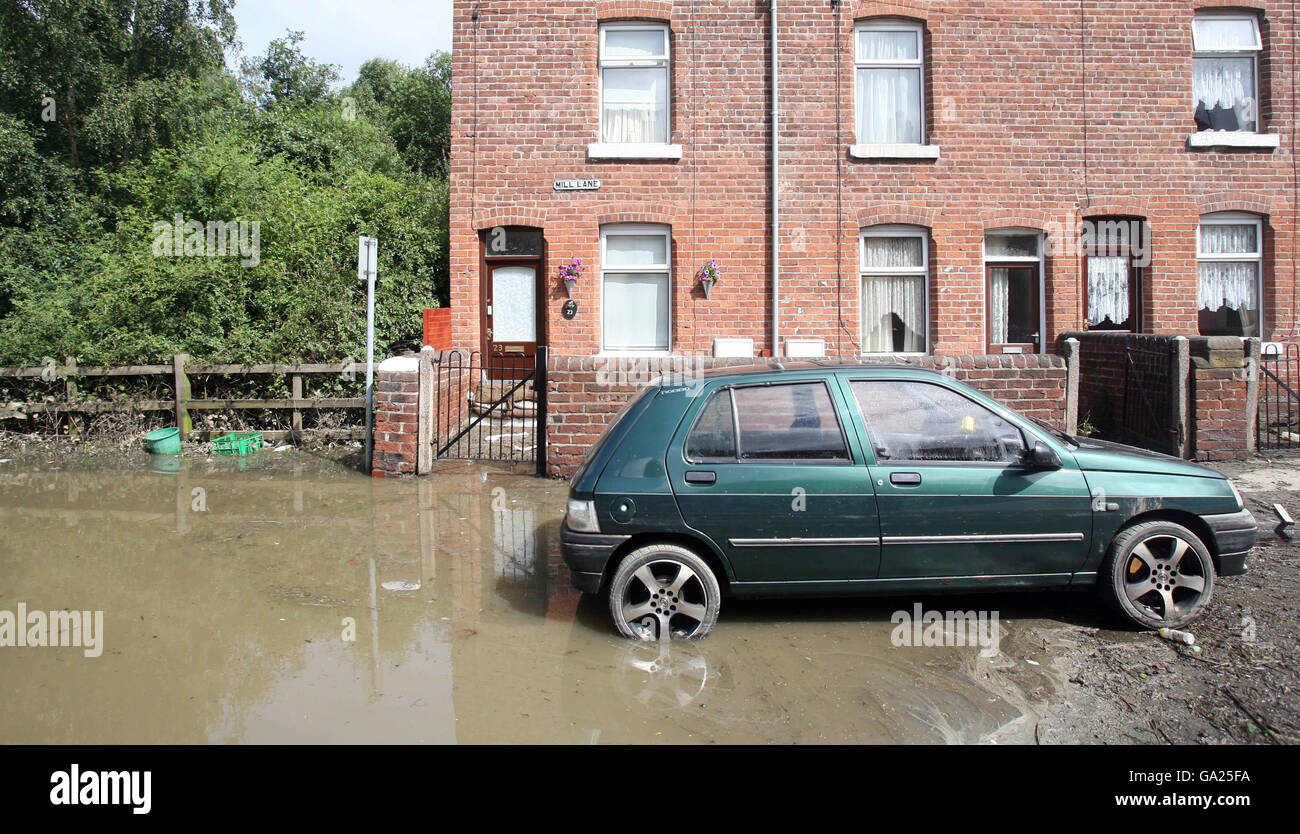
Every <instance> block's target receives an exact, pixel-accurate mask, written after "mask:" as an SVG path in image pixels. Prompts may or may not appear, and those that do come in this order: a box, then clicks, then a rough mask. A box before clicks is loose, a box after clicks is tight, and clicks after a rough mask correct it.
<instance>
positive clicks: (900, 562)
mask: <svg viewBox="0 0 1300 834" xmlns="http://www.w3.org/2000/svg"><path fill="white" fill-rule="evenodd" d="M1255 538H1256V525H1255V521H1254V519H1253V518H1252V517H1251V515H1250V513H1249V512H1248V511H1247V510H1246V509H1245V507H1244V505H1243V503H1242V501H1241V498H1240V496H1239V494H1238V493H1237V491H1236V490H1235V488H1234V487H1233V486H1232V485H1231V483H1230V482H1229V481H1228V480H1227V479H1226V478H1224V477H1223V476H1222V475H1220V474H1218V473H1216V472H1214V471H1212V470H1209V469H1206V468H1204V467H1201V466H1197V465H1195V464H1191V463H1188V462H1186V461H1183V460H1179V459H1177V458H1173V457H1169V456H1165V455H1159V454H1155V453H1151V452H1146V451H1143V450H1140V449H1135V448H1131V447H1127V446H1121V445H1118V444H1113V443H1107V442H1103V441H1093V440H1089V439H1086V438H1073V437H1070V436H1068V435H1065V434H1063V433H1061V432H1059V431H1056V430H1053V429H1051V428H1048V427H1047V426H1045V425H1042V424H1039V423H1038V422H1036V421H1033V420H1030V419H1028V418H1025V417H1023V416H1021V415H1019V414H1017V413H1015V412H1013V411H1011V410H1009V409H1007V408H1005V407H1003V406H1001V405H999V404H998V403H997V402H995V401H994V400H992V399H990V398H989V397H986V396H985V395H983V394H981V393H979V392H977V391H975V390H973V389H971V388H969V387H967V386H965V385H963V384H961V383H959V382H956V381H955V380H952V379H949V378H947V377H944V376H942V375H940V374H937V373H933V372H929V371H924V370H920V369H917V368H915V367H911V366H885V365H822V364H817V363H807V364H797V365H786V366H781V365H777V364H775V363H774V364H772V365H768V366H756V367H752V368H738V369H728V370H726V371H715V372H709V373H707V374H704V375H703V376H699V377H695V378H692V379H686V380H675V379H672V378H667V379H663V380H659V381H657V382H656V383H655V384H652V385H651V386H649V387H647V388H646V389H645V390H643V391H642V392H640V393H639V394H638V395H636V396H635V397H633V398H632V400H631V401H630V402H629V403H628V404H627V406H626V407H625V408H624V410H623V411H622V412H621V413H620V414H619V415H618V416H617V417H616V418H615V419H614V421H612V423H611V424H610V425H609V427H608V428H607V429H606V431H605V433H604V434H603V435H602V436H601V438H600V439H599V440H598V441H597V442H596V443H595V444H594V445H593V446H592V448H591V449H590V450H589V452H588V455H587V458H586V460H585V461H584V463H583V464H582V466H581V467H580V468H579V470H578V471H577V473H576V474H575V475H574V478H573V480H572V484H571V488H570V496H569V508H568V512H567V514H566V518H565V522H564V525H563V527H562V531H561V540H562V544H563V550H564V557H565V561H566V563H567V564H568V565H569V567H570V569H571V571H572V575H573V583H574V585H575V586H576V587H578V588H579V589H581V590H582V591H584V592H588V593H601V594H608V595H609V601H610V610H611V614H612V615H613V618H614V620H615V623H616V625H617V627H618V628H619V630H620V632H621V633H623V634H624V635H626V636H629V637H640V638H644V639H653V638H656V637H658V636H660V635H661V634H663V633H665V632H666V633H670V634H672V635H674V636H687V637H699V636H703V635H704V634H706V633H707V632H708V630H709V629H710V628H711V627H712V625H713V623H714V621H715V620H716V617H717V613H718V610H719V608H720V604H721V599H722V598H723V597H724V596H726V595H736V596H751V597H757V596H773V595H777V596H784V595H804V596H818V595H840V594H853V595H865V594H885V593H888V594H908V593H919V592H935V591H971V590H976V589H978V590H982V591H987V590H993V589H1008V590H1010V589H1021V590H1024V589H1036V588H1048V587H1060V586H1087V587H1090V588H1096V589H1098V590H1099V591H1100V593H1101V595H1102V597H1103V598H1104V599H1105V600H1107V601H1108V602H1109V603H1110V604H1112V605H1113V606H1114V607H1115V608H1116V609H1118V610H1119V611H1120V612H1121V613H1122V614H1123V615H1125V616H1126V617H1128V618H1129V619H1130V620H1131V621H1133V622H1134V623H1138V624H1140V625H1143V626H1148V627H1160V626H1171V627H1177V626H1181V625H1184V624H1186V623H1188V622H1191V621H1192V620H1193V619H1195V618H1196V617H1197V616H1199V615H1200V614H1201V613H1202V612H1203V611H1204V609H1205V606H1206V605H1207V604H1208V603H1209V601H1210V598H1211V596H1212V593H1213V585H1214V580H1215V578H1216V576H1219V577H1221V576H1232V575H1236V574H1241V573H1243V572H1244V571H1245V560H1246V556H1247V554H1248V552H1249V551H1250V549H1251V548H1252V546H1253V545H1254V542H1255Z"/></svg>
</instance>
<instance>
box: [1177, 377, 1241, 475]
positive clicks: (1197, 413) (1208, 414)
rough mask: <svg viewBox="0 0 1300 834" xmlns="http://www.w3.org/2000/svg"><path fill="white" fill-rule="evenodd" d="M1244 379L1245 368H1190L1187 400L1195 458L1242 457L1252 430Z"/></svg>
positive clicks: (1222, 458)
mask: <svg viewBox="0 0 1300 834" xmlns="http://www.w3.org/2000/svg"><path fill="white" fill-rule="evenodd" d="M1247 382H1248V380H1247V375H1246V369H1245V368H1199V367H1193V368H1192V371H1191V383H1192V392H1191V393H1192V395H1191V396H1190V397H1189V400H1190V402H1191V407H1192V425H1193V427H1194V429H1193V436H1192V443H1193V449H1194V450H1195V454H1196V459H1197V460H1202V461H1204V460H1236V459H1241V458H1244V457H1246V455H1247V450H1248V449H1249V448H1250V447H1251V443H1250V441H1249V436H1250V434H1251V433H1252V432H1254V431H1255V427H1254V426H1252V425H1250V423H1249V421H1248V419H1247V408H1246V390H1247Z"/></svg>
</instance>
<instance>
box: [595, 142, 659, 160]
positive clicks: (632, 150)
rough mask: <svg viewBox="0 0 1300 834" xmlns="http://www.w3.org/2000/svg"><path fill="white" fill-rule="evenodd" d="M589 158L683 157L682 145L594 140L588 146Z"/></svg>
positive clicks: (638, 158) (642, 158)
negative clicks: (635, 143)
mask: <svg viewBox="0 0 1300 834" xmlns="http://www.w3.org/2000/svg"><path fill="white" fill-rule="evenodd" d="M587 158H588V159H634V160H667V161H675V160H678V159H681V158H682V146H681V145H613V144H609V143H606V142H594V143H592V144H590V145H588V146H587Z"/></svg>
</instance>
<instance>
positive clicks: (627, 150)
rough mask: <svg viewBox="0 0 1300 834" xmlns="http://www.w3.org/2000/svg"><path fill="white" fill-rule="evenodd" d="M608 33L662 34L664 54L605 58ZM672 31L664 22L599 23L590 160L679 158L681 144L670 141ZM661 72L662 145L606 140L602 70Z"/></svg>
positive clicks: (671, 114) (671, 125) (671, 122)
mask: <svg viewBox="0 0 1300 834" xmlns="http://www.w3.org/2000/svg"><path fill="white" fill-rule="evenodd" d="M611 31H636V32H662V33H663V38H664V53H663V54H662V55H659V56H656V57H653V58H606V57H605V36H606V34H608V33H609V32H611ZM672 51H673V45H672V31H671V30H670V27H669V26H668V24H666V23H647V22H637V21H628V22H619V23H602V24H600V45H599V50H598V52H597V58H596V101H597V106H598V109H599V111H600V112H599V113H598V115H597V117H596V118H597V123H596V141H595V142H594V143H592V144H591V145H589V146H588V156H589V157H590V158H592V159H681V156H682V151H681V146H680V145H674V144H672V138H673V61H672ZM659 68H662V69H663V70H664V75H665V76H666V82H665V84H666V89H665V91H664V106H665V107H666V108H667V112H666V113H665V114H664V124H665V129H666V130H665V133H666V135H665V137H664V141H663V142H645V143H615V142H606V141H605V70H606V69H659Z"/></svg>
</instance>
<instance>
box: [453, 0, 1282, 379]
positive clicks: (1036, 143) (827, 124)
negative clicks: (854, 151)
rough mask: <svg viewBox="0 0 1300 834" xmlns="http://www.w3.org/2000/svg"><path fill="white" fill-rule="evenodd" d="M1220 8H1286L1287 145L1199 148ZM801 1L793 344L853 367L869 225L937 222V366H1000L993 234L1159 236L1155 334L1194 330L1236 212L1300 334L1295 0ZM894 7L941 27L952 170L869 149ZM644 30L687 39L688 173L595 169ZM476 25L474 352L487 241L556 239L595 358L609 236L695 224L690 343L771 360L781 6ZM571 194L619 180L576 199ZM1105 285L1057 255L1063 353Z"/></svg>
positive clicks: (683, 350)
mask: <svg viewBox="0 0 1300 834" xmlns="http://www.w3.org/2000/svg"><path fill="white" fill-rule="evenodd" d="M1221 5H1233V6H1243V5H1244V6H1248V7H1251V8H1254V9H1256V10H1258V11H1260V12H1261V14H1262V20H1263V37H1264V43H1265V48H1266V51H1265V59H1264V60H1263V62H1262V64H1261V89H1260V92H1261V99H1262V127H1263V129H1265V130H1267V131H1271V132H1276V133H1280V134H1281V136H1282V137H1283V141H1282V146H1281V147H1280V148H1279V149H1277V150H1275V151H1272V152H1258V151H1221V150H1189V149H1188V147H1187V140H1188V136H1189V134H1190V133H1192V132H1193V131H1194V130H1195V124H1194V120H1193V109H1192V105H1191V95H1190V91H1191V84H1192V57H1191V22H1192V17H1193V14H1194V13H1195V10H1196V9H1198V8H1201V7H1206V6H1221ZM781 9H782V21H783V22H782V26H781V38H782V40H781V49H782V60H783V68H784V69H783V73H782V88H783V102H784V108H783V109H784V113H783V119H782V124H781V140H782V145H783V159H784V164H783V169H782V175H781V176H782V179H781V182H782V185H781V192H780V196H779V203H780V206H781V211H782V224H783V225H782V229H783V231H782V235H781V239H780V246H781V250H782V253H783V262H782V275H781V282H782V297H783V299H784V302H783V305H784V312H783V316H782V330H783V334H784V335H785V336H789V337H820V338H824V339H825V340H826V343H827V346H828V351H829V352H830V353H831V354H832V355H843V356H852V355H856V354H857V353H858V351H859V349H860V344H859V341H860V340H859V336H858V333H859V319H860V317H859V312H858V309H859V307H858V304H859V302H858V297H859V292H860V290H859V277H858V274H857V253H858V235H859V232H860V229H861V228H862V227H864V226H870V225H874V224H881V223H909V224H915V225H921V226H924V227H927V228H929V229H930V237H931V246H930V264H931V270H930V275H931V292H930V299H931V316H930V317H931V333H932V342H933V348H934V351H935V352H936V353H939V354H947V355H970V354H982V353H984V352H986V350H987V347H986V345H985V274H984V267H983V261H982V249H981V244H982V241H983V237H984V234H985V232H986V230H989V229H993V228H1000V227H1009V226H1023V227H1030V228H1034V229H1041V230H1046V229H1049V228H1050V227H1052V226H1053V225H1056V226H1060V227H1062V228H1066V229H1069V228H1071V227H1072V226H1074V225H1077V223H1078V221H1079V220H1080V219H1081V218H1084V217H1089V216H1101V215H1120V214H1122V215H1137V216H1142V217H1146V218H1147V219H1148V220H1149V223H1150V231H1151V234H1152V236H1153V256H1152V261H1151V265H1150V266H1149V267H1148V268H1147V270H1146V275H1145V284H1146V286H1145V290H1144V302H1143V304H1144V309H1143V312H1144V315H1145V318H1146V322H1147V329H1149V330H1151V331H1152V332H1156V333H1174V332H1183V333H1195V332H1196V328H1197V314H1196V307H1197V304H1196V283H1197V270H1196V262H1195V246H1196V228H1197V223H1198V218H1199V216H1200V215H1201V214H1203V213H1207V212H1211V211H1223V210H1237V211H1249V212H1255V213H1258V214H1260V215H1263V216H1264V219H1265V240H1264V251H1265V264H1266V267H1265V272H1264V305H1265V312H1264V318H1265V322H1266V324H1267V326H1268V328H1269V332H1268V333H1266V334H1265V336H1266V337H1267V338H1270V339H1282V338H1287V337H1289V336H1294V335H1296V329H1295V323H1296V322H1297V321H1298V320H1300V310H1297V309H1296V307H1295V300H1296V295H1295V292H1294V290H1295V288H1294V286H1293V283H1294V281H1293V265H1294V263H1295V246H1296V239H1297V236H1296V234H1295V225H1296V217H1295V206H1294V204H1293V197H1292V194H1291V186H1290V183H1291V178H1292V163H1293V158H1292V154H1291V149H1290V146H1291V142H1290V138H1291V137H1292V135H1293V133H1294V130H1295V126H1294V108H1295V102H1294V101H1293V97H1292V95H1291V92H1290V91H1291V90H1292V89H1293V86H1294V79H1293V76H1294V74H1295V72H1296V66H1295V64H1296V61H1295V49H1296V42H1295V38H1294V37H1293V34H1292V33H1293V32H1294V30H1295V20H1294V19H1293V14H1294V12H1293V6H1292V4H1291V3H1290V2H1287V0H1241V2H1232V3H1228V2H1227V0H1089V2H1088V3H1086V4H1080V3H1079V2H1077V0H977V1H976V2H972V1H971V0H930V1H929V2H925V3H919V2H909V3H900V4H895V3H889V2H865V1H864V0H844V2H841V3H838V4H832V3H830V2H827V1H826V0H789V1H788V2H783V3H782V4H781ZM472 13H476V14H477V15H478V19H477V21H474V20H472V19H471V14H472ZM878 14H894V15H900V16H906V17H912V18H921V19H923V21H924V24H925V33H926V34H925V45H926V50H927V55H928V59H927V62H926V84H925V93H926V102H927V107H926V121H927V125H928V140H929V142H930V143H932V144H934V145H938V146H940V147H941V149H942V155H941V158H940V159H938V160H929V161H919V160H914V161H883V160H871V161H868V160H859V159H854V158H852V157H851V156H850V155H849V154H848V148H849V146H850V145H852V144H853V143H854V141H855V136H854V110H853V100H854V69H853V50H852V35H853V26H854V21H855V19H858V18H863V17H869V16H872V15H878ZM628 15H632V16H636V17H650V18H658V19H667V20H669V21H670V23H671V27H672V50H673V64H672V96H673V107H672V133H673V135H672V140H673V141H674V142H676V143H679V144H681V145H682V146H683V149H684V153H683V158H682V159H681V160H678V161H675V162H610V161H590V160H588V159H587V156H586V149H587V145H588V143H591V142H595V141H596V140H597V138H598V137H597V135H596V133H597V124H598V101H597V70H596V66H597V27H598V23H599V21H600V19H601V18H602V16H612V17H622V16H628ZM454 16H455V18H454V52H453V55H454V58H453V63H454V68H453V72H454V75H455V84H454V91H455V92H454V105H453V119H452V134H453V135H452V143H453V147H452V163H451V177H452V185H451V190H452V196H451V199H452V216H451V286H452V305H453V307H452V309H453V312H452V317H453V325H452V326H453V336H454V342H455V345H456V346H458V347H469V348H477V346H478V341H479V331H478V328H479V321H478V310H479V304H480V294H479V287H478V280H479V240H478V233H479V231H480V230H483V229H488V228H491V227H493V226H497V225H509V224H522V225H530V226H536V227H541V228H543V229H544V230H545V237H546V245H547V249H546V251H547V258H548V260H547V262H546V263H544V264H543V269H544V271H545V274H546V276H547V288H548V289H547V293H546V294H545V297H544V298H543V299H542V302H543V303H544V304H545V306H546V310H547V314H546V317H545V321H546V327H547V329H548V332H547V333H546V335H545V339H546V341H547V343H548V344H549V345H550V346H551V347H552V349H553V350H556V351H563V352H565V353H568V354H574V355H591V354H595V353H597V352H598V351H599V350H600V312H601V311H600V298H601V294H600V281H599V266H600V264H599V229H600V225H601V224H602V223H607V222H617V221H636V222H654V223H664V224H670V225H671V226H672V230H673V242H674V259H673V267H674V280H673V298H672V317H673V326H672V334H673V335H672V340H673V341H672V344H673V350H674V352H675V353H680V354H691V353H707V352H708V351H709V349H710V345H711V339H712V338H713V337H715V336H746V337H753V338H754V339H755V342H756V348H758V349H759V350H762V349H764V348H771V347H772V346H771V345H770V343H769V329H768V320H769V317H770V313H771V309H770V302H769V289H768V288H769V273H770V266H771V248H770V246H769V241H768V223H769V221H770V205H771V195H770V193H769V182H768V178H769V165H770V154H769V138H770V132H769V118H770V113H769V109H768V85H769V69H768V67H769V43H768V6H767V4H766V3H763V2H758V3H755V2H751V0H693V2H685V0H680V1H679V2H666V0H665V2H659V3H650V4H646V3H631V4H629V3H589V2H576V0H568V1H567V2H566V1H565V0H560V2H551V0H547V2H542V1H541V0H511V2H509V3H494V4H470V3H463V4H457V5H456V6H455V11H454ZM557 178H594V179H599V180H601V181H602V186H601V189H600V190H599V191H596V192H578V193H557V192H555V191H554V189H553V188H552V182H553V180H555V179H557ZM573 257H580V258H582V259H583V261H584V264H586V265H588V269H587V272H586V274H585V275H584V276H583V279H582V280H580V281H579V282H578V287H577V288H576V290H575V296H574V297H575V299H576V300H577V301H578V302H579V305H580V311H579V313H578V315H577V316H576V317H575V318H574V319H572V320H567V319H564V318H562V317H561V316H560V315H559V309H560V307H561V305H562V304H563V302H564V292H563V289H562V288H561V287H560V285H559V279H558V277H557V274H556V266H557V264H558V263H560V262H561V261H567V260H569V259H570V258H573ZM715 257H716V258H718V259H719V260H720V261H721V263H722V267H723V277H722V280H721V282H720V283H719V284H718V285H717V286H716V287H715V288H714V289H713V293H712V297H711V298H710V299H708V300H705V299H704V298H703V296H702V294H701V293H700V292H699V291H698V290H697V289H695V288H694V287H693V284H692V280H691V279H692V276H693V274H694V272H695V271H696V270H697V269H698V268H699V266H700V265H701V264H702V263H703V262H705V261H706V260H708V259H710V258H715ZM1082 284H1083V282H1082V275H1081V262H1080V259H1079V258H1077V257H1072V256H1054V257H1049V258H1048V259H1047V261H1046V263H1045V285H1046V286H1045V294H1044V295H1045V298H1046V319H1047V335H1048V337H1049V343H1050V342H1051V341H1052V340H1054V339H1055V338H1056V337H1057V336H1059V335H1060V334H1061V333H1063V332H1065V331H1069V330H1074V329H1079V328H1081V327H1082V326H1083V323H1084V317H1085V309H1084V302H1083V298H1082V290H1081V287H1082Z"/></svg>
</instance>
